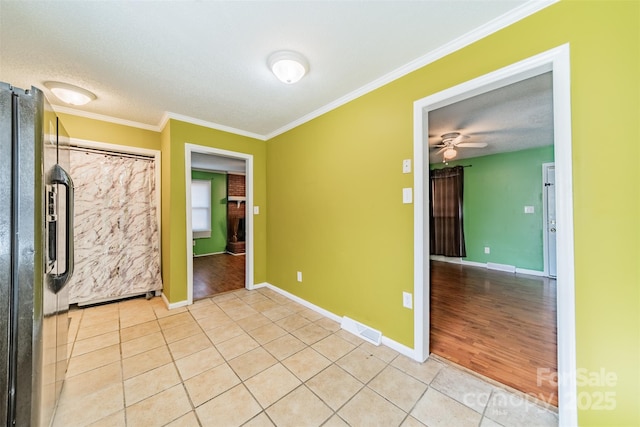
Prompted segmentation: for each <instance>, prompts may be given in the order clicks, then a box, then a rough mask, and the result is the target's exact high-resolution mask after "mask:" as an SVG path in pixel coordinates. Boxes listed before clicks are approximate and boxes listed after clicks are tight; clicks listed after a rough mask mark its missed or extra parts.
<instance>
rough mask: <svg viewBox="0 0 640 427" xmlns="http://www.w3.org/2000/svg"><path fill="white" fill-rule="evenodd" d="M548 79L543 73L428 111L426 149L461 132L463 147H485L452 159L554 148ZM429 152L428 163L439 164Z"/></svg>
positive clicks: (462, 151) (464, 150) (461, 151)
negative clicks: (478, 145)
mask: <svg viewBox="0 0 640 427" xmlns="http://www.w3.org/2000/svg"><path fill="white" fill-rule="evenodd" d="M552 87H553V86H552V75H551V72H547V73H544V74H541V75H538V76H536V77H531V78H529V79H526V80H523V81H520V82H518V83H513V84H510V85H508V86H504V87H501V88H499V89H495V90H492V91H490V92H486V93H483V94H481V95H477V96H474V97H471V98H467V99H465V100H463V101H460V102H456V103H454V104H450V105H447V106H445V107H442V108H439V109H436V110H432V111H430V112H429V146H431V147H433V146H434V145H437V144H440V142H441V141H442V138H441V137H442V135H443V134H445V133H448V132H460V133H461V134H463V135H465V136H468V138H467V139H465V140H464V141H463V142H480V143H486V144H487V146H486V147H485V148H458V149H457V152H458V155H457V157H456V159H464V158H469V157H477V156H487V155H489V154H496V153H502V152H507V151H518V150H523V149H526V148H533V147H541V146H545V145H551V144H553V90H552ZM438 151H439V149H431V151H430V162H431V163H434V162H439V161H442V153H438Z"/></svg>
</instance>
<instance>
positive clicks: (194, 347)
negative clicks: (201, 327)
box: [169, 332, 213, 360]
mask: <svg viewBox="0 0 640 427" xmlns="http://www.w3.org/2000/svg"><path fill="white" fill-rule="evenodd" d="M212 346H213V344H211V341H209V338H208V337H207V336H206V335H205V334H204V333H202V332H200V333H199V334H197V335H193V336H190V337H188V338H185V339H182V340H179V341H175V342H172V343H170V344H169V350H170V351H171V355H172V356H173V359H174V360H178V359H182V358H183V357H186V356H189V355H191V354H193V353H196V352H198V351H200V350H204V349H206V348H209V347H212Z"/></svg>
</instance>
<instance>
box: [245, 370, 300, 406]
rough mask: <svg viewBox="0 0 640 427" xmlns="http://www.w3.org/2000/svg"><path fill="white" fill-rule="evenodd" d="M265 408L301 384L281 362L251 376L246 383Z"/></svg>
mask: <svg viewBox="0 0 640 427" xmlns="http://www.w3.org/2000/svg"><path fill="white" fill-rule="evenodd" d="M244 384H245V385H246V386H247V388H248V389H249V390H250V391H251V394H253V396H255V398H256V399H257V400H258V402H259V403H260V405H262V407H263V408H267V407H268V406H270V405H271V404H273V403H274V402H276V401H278V399H280V398H281V397H283V396H284V395H286V394H287V393H289V392H290V391H291V390H293V389H294V388H296V387H297V386H298V385H299V384H300V380H299V379H297V378H296V377H295V376H294V375H293V374H292V373H291V372H289V371H288V370H287V368H285V367H284V366H282V365H281V364H280V363H278V364H276V365H273V366H272V367H270V368H269V369H267V370H265V371H262V372H261V373H259V374H258V375H256V376H253V377H251V378H249V379H248V380H247V381H245V383H244Z"/></svg>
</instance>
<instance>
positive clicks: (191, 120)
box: [158, 111, 266, 141]
mask: <svg viewBox="0 0 640 427" xmlns="http://www.w3.org/2000/svg"><path fill="white" fill-rule="evenodd" d="M169 119H173V120H179V121H181V122H186V123H191V124H194V125H198V126H203V127H207V128H211V129H216V130H221V131H223V132H229V133H233V134H236V135H240V136H246V137H249V138H253V139H259V140H261V141H266V137H265V136H264V135H260V134H257V133H253V132H248V131H245V130H242V129H237V128H233V127H231V126H225V125H221V124H218V123H214V122H208V121H206V120H200V119H194V118H193V117H189V116H183V115H182V114H176V113H171V112H168V111H167V112H166V113H165V114H164V115H163V116H162V120H161V122H160V124H159V126H158V127H159V128H160V129H163V128H164V127H165V126H166V124H167V122H168V121H169Z"/></svg>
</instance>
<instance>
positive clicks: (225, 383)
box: [184, 363, 240, 407]
mask: <svg viewBox="0 0 640 427" xmlns="http://www.w3.org/2000/svg"><path fill="white" fill-rule="evenodd" d="M238 384H240V379H239V378H238V376H237V375H236V374H235V373H234V372H233V370H232V369H231V368H230V367H229V365H228V364H226V363H223V364H222V365H218V366H216V367H215V368H212V369H209V370H208V371H205V372H203V373H201V374H198V375H196V376H195V377H192V378H190V379H188V380H187V381H185V382H184V385H185V387H186V388H187V392H188V393H189V396H190V397H191V402H193V405H194V406H196V407H198V406H200V405H202V404H203V403H205V402H207V401H209V400H211V399H213V398H214V397H216V396H218V395H219V394H221V393H224V392H225V391H227V390H229V389H231V388H232V387H234V386H236V385H238Z"/></svg>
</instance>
